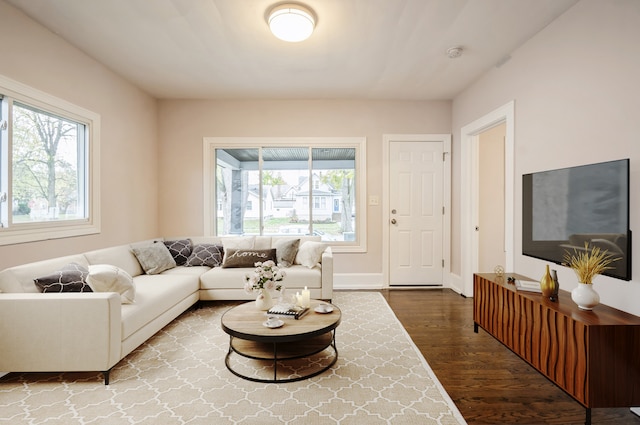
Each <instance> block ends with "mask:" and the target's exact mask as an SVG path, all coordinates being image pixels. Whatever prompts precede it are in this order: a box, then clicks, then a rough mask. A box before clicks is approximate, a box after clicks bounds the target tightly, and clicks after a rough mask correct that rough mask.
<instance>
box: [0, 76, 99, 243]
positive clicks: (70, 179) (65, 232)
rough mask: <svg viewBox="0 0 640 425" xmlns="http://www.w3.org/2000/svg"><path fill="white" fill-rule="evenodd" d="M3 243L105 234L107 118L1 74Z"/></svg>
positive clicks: (0, 235) (0, 236) (0, 218)
mask: <svg viewBox="0 0 640 425" xmlns="http://www.w3.org/2000/svg"><path fill="white" fill-rule="evenodd" d="M0 105H1V108H0V128H1V130H0V131H1V133H0V244H10V243H17V242H27V241H35V240H45V239H52V238H58V237H68V236H76V235H82V234H90V233H97V232H99V220H98V218H99V214H98V212H97V205H98V196H97V191H96V190H95V189H94V188H96V187H97V176H98V174H97V172H98V170H97V168H98V167H97V163H98V161H97V153H98V137H97V129H98V128H99V116H97V115H96V114H93V113H91V112H89V111H86V110H84V109H82V108H79V107H77V106H74V105H71V104H68V103H67V102H65V101H62V100H60V99H57V98H54V97H52V96H49V95H47V94H45V93H41V92H39V91H37V90H34V89H32V88H30V87H27V86H24V85H22V84H20V83H17V82H15V81H12V80H9V79H5V78H0Z"/></svg>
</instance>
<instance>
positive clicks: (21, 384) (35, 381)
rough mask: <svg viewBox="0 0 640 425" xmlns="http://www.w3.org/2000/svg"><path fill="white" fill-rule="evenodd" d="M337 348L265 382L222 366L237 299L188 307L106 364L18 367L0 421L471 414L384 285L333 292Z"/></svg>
mask: <svg viewBox="0 0 640 425" xmlns="http://www.w3.org/2000/svg"><path fill="white" fill-rule="evenodd" d="M334 295H335V298H334V304H336V305H337V306H339V307H340V309H341V310H342V322H341V324H340V326H339V327H338V329H337V333H336V343H337V348H338V352H339V358H338V361H337V362H336V364H335V365H334V366H333V367H332V368H331V369H330V370H328V371H326V372H324V373H323V374H321V375H318V376H316V377H314V378H311V379H307V380H304V381H299V382H292V383H284V384H283V383H280V384H262V383H255V382H250V381H247V380H244V379H241V378H238V377H236V376H235V375H233V374H231V373H230V372H229V371H228V370H227V369H226V367H225V364H224V358H225V355H226V353H227V349H228V344H229V337H228V335H226V334H225V333H224V332H223V331H222V329H221V327H220V317H221V315H222V314H223V313H224V312H225V311H226V310H227V309H228V308H230V307H231V306H233V305H235V303H230V302H211V303H204V306H203V307H202V308H199V309H192V310H189V311H187V312H185V313H184V314H183V315H182V316H180V317H179V318H178V319H176V320H174V321H173V322H172V323H171V324H169V325H168V326H166V327H165V328H164V329H163V330H162V331H160V332H159V333H157V334H156V335H155V336H154V337H152V338H151V339H149V340H148V341H147V342H146V343H145V344H143V345H141V346H140V347H139V348H138V349H136V350H135V351H134V352H132V353H131V354H130V355H129V356H127V357H126V358H125V359H123V360H122V361H121V362H120V363H119V364H118V365H116V366H115V367H114V368H113V370H112V372H111V384H110V385H108V386H105V385H104V384H103V382H102V375H101V374H99V373H58V374H40V373H37V374H36V373H24V374H23V373H20V374H9V375H7V376H5V377H3V378H1V379H0V424H4V423H7V424H32V425H36V424H47V425H51V424H64V425H69V424H81V425H87V424H100V425H105V424H153V425H164V424H176V425H177V424H190V425H196V424H198V425H199V424H203V425H204V424H207V425H211V424H215V425H225V424H323V425H324V424H344V425H351V424H353V425H356V424H358V425H359V424H364V423H366V424H368V425H372V424H421V425H425V424H442V425H449V424H464V423H465V421H464V419H463V417H462V415H461V414H460V412H459V411H458V409H457V408H456V406H455V404H454V403H453V402H452V400H451V398H450V397H449V395H448V394H447V393H446V391H445V390H444V388H443V387H442V385H441V384H440V382H439V381H438V379H437V378H436V376H435V375H434V373H433V371H432V370H431V368H430V367H429V365H428V364H427V362H426V361H425V359H424V357H423V356H422V355H421V353H420V352H419V351H418V349H417V347H416V346H415V344H414V343H413V342H412V341H411V339H410V338H409V335H408V334H407V332H406V331H405V329H404V328H403V327H402V325H401V324H400V322H399V321H398V319H397V318H396V317H395V315H394V314H393V311H392V310H391V308H390V307H389V306H388V304H387V303H386V301H385V300H384V298H383V297H382V295H381V294H379V293H376V292H336V293H335V294H334Z"/></svg>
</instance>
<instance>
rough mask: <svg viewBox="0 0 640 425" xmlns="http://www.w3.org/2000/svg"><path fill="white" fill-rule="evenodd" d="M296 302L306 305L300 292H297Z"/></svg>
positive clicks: (302, 305)
mask: <svg viewBox="0 0 640 425" xmlns="http://www.w3.org/2000/svg"><path fill="white" fill-rule="evenodd" d="M296 304H298V305H299V306H300V307H304V300H303V299H302V295H300V292H296Z"/></svg>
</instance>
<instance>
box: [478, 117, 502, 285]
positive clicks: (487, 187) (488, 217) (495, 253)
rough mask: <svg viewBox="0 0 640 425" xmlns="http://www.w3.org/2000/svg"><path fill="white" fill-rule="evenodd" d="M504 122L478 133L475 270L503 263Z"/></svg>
mask: <svg viewBox="0 0 640 425" xmlns="http://www.w3.org/2000/svg"><path fill="white" fill-rule="evenodd" d="M506 127H507V126H506V124H500V125H498V126H496V127H493V128H491V129H489V130H487V131H485V132H484V133H481V134H479V136H478V154H479V155H478V157H479V167H478V171H479V173H478V174H479V177H480V182H479V190H478V192H479V194H478V195H479V198H480V199H479V205H478V214H479V220H478V224H479V225H480V234H479V238H478V271H479V272H483V273H492V272H493V271H494V270H495V267H496V266H498V265H501V266H502V267H504V266H505V264H506V262H505V258H506V257H505V243H504V202H505V201H504V189H505V188H504V169H505V167H504V137H505V131H506Z"/></svg>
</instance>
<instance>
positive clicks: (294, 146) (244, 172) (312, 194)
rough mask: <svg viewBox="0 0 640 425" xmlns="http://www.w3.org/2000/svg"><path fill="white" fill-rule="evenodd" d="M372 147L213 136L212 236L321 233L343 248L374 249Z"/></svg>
mask: <svg viewBox="0 0 640 425" xmlns="http://www.w3.org/2000/svg"><path fill="white" fill-rule="evenodd" d="M365 147H366V144H365V139H364V138H302V139H291V138H284V139H273V138H205V139H204V153H205V176H204V178H205V181H204V183H205V234H207V235H218V236H224V235H293V234H295V235H320V236H321V239H322V240H323V241H325V242H327V243H330V244H331V245H332V246H333V247H335V248H336V251H338V252H339V251H344V252H363V251H366V231H365V230H364V229H366V208H365V205H364V194H365V193H366V186H365V184H366V183H365V182H366V177H365V161H364V158H365V154H366V153H365ZM260 200H261V202H260ZM254 201H259V202H257V203H256V202H254ZM256 205H260V208H259V210H258V209H257V208H256V207H255V206H256ZM213 206H217V208H213Z"/></svg>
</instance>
